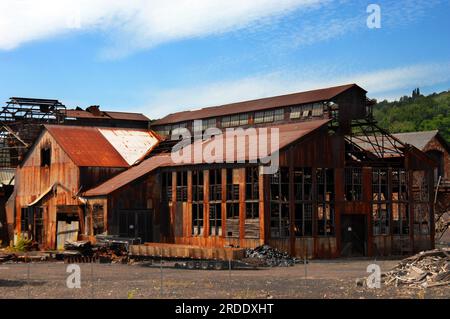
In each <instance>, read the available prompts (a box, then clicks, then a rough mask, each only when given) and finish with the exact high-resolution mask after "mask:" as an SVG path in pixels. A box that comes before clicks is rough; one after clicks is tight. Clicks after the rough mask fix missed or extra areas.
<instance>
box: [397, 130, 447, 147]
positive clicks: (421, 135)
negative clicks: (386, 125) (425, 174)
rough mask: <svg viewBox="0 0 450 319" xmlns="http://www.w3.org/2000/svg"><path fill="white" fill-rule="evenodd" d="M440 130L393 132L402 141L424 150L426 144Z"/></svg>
mask: <svg viewBox="0 0 450 319" xmlns="http://www.w3.org/2000/svg"><path fill="white" fill-rule="evenodd" d="M438 132H439V131H438V130H434V131H424V132H409V133H396V134H392V135H393V136H395V137H396V138H398V139H399V140H400V141H402V142H403V143H406V144H411V145H412V146H415V147H416V148H418V149H419V150H423V149H424V148H425V146H427V144H428V143H429V142H430V141H431V140H432V139H433V138H434V137H435V136H436V135H437V134H438Z"/></svg>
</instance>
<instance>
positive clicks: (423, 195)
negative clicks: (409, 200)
mask: <svg viewBox="0 0 450 319" xmlns="http://www.w3.org/2000/svg"><path fill="white" fill-rule="evenodd" d="M412 191H413V201H414V204H413V211H414V233H415V234H421V235H428V234H429V233H430V205H429V198H430V194H429V188H428V178H427V173H426V172H425V171H414V172H413V188H412Z"/></svg>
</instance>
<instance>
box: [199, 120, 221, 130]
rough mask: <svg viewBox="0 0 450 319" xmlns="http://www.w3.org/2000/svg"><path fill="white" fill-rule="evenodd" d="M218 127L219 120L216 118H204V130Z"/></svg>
mask: <svg viewBox="0 0 450 319" xmlns="http://www.w3.org/2000/svg"><path fill="white" fill-rule="evenodd" d="M214 127H217V121H216V119H215V118H211V119H206V120H202V130H203V131H205V130H207V129H209V128H214Z"/></svg>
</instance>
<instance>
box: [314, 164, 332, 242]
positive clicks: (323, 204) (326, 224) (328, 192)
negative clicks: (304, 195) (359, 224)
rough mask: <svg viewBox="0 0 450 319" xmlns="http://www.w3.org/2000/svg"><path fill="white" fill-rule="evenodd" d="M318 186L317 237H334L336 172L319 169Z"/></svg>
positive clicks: (329, 169)
mask: <svg viewBox="0 0 450 319" xmlns="http://www.w3.org/2000/svg"><path fill="white" fill-rule="evenodd" d="M316 184H317V235H319V236H333V235H334V233H335V230H334V197H335V193H334V170H333V169H331V168H318V169H317V170H316Z"/></svg>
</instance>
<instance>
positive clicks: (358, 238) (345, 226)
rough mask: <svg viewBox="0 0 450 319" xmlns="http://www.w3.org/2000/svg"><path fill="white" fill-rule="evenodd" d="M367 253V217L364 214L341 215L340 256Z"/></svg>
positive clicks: (359, 255)
mask: <svg viewBox="0 0 450 319" xmlns="http://www.w3.org/2000/svg"><path fill="white" fill-rule="evenodd" d="M366 255H367V218H366V216H364V215H342V216H341V256H343V257H361V256H366Z"/></svg>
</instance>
